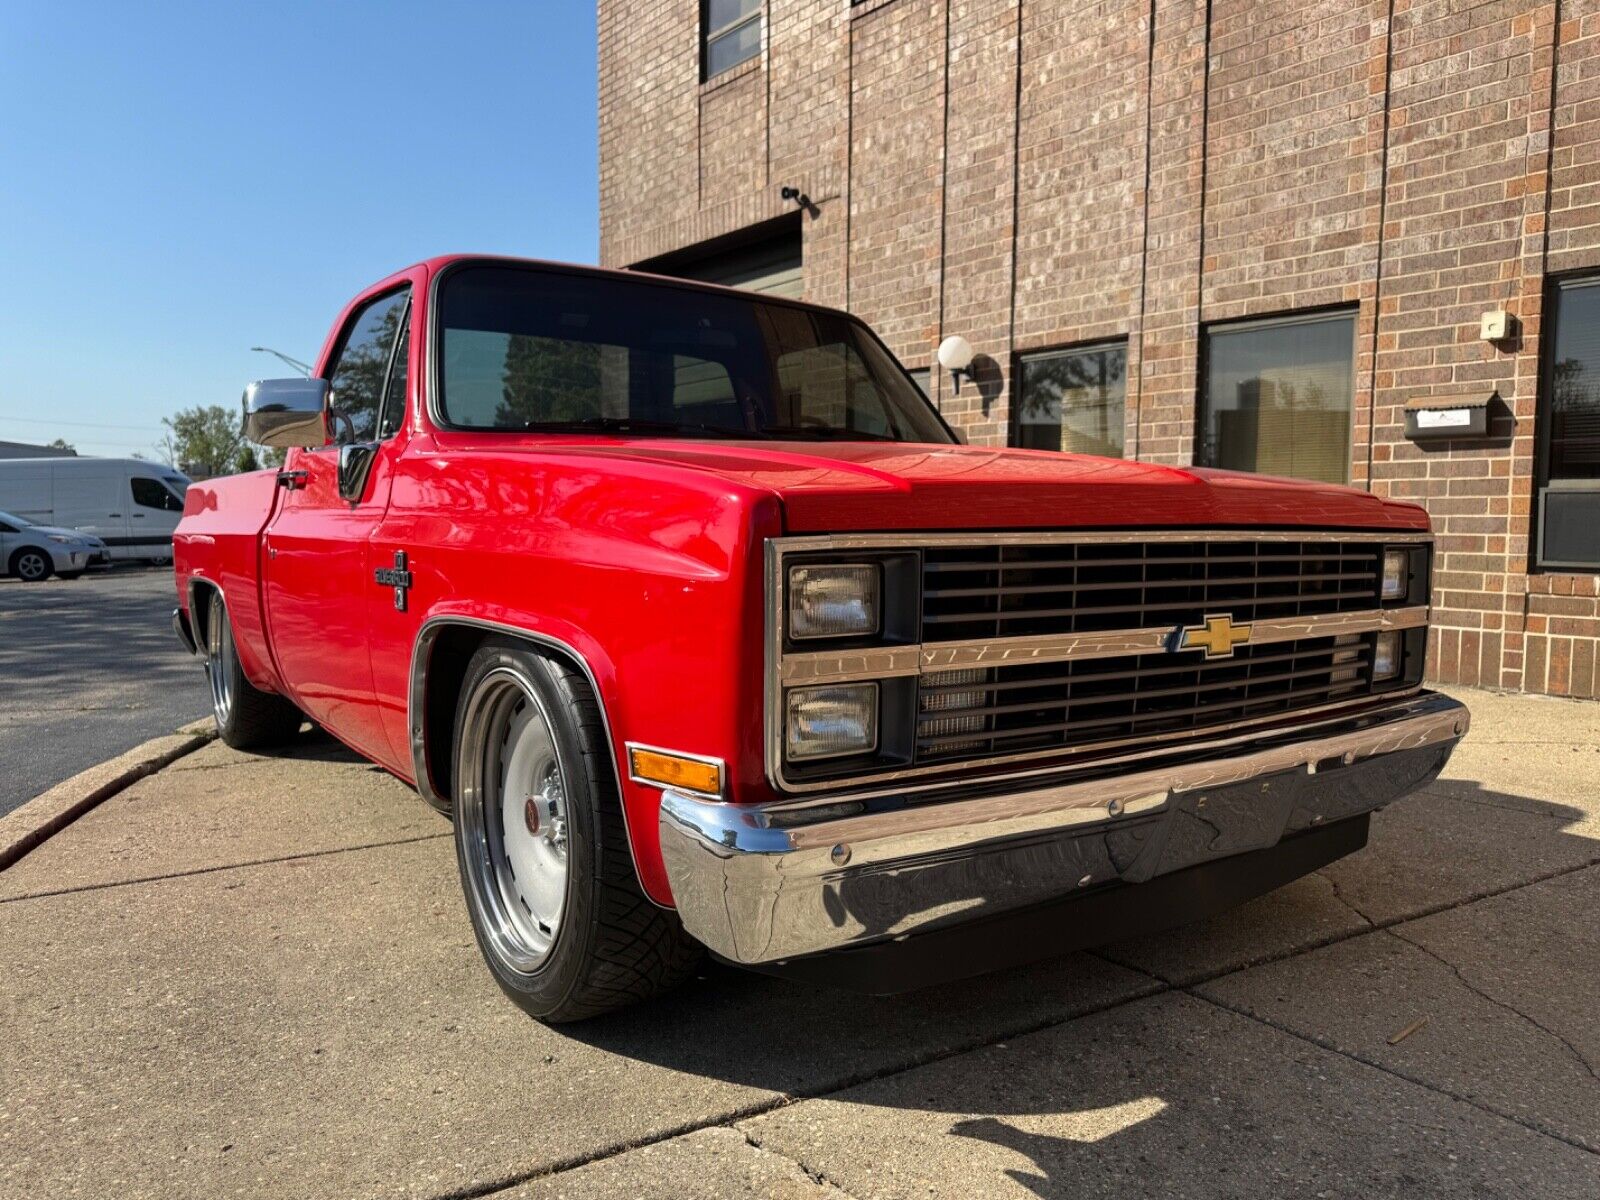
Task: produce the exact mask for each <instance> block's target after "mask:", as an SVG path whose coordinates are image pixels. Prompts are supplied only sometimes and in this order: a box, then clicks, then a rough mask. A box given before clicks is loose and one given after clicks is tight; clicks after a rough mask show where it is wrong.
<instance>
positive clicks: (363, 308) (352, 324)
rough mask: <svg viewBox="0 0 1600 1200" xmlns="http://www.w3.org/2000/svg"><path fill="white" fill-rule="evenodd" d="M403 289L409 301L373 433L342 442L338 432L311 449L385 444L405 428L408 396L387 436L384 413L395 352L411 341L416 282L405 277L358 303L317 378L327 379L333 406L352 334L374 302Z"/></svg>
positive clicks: (387, 367)
mask: <svg viewBox="0 0 1600 1200" xmlns="http://www.w3.org/2000/svg"><path fill="white" fill-rule="evenodd" d="M402 292H404V293H406V299H405V304H404V305H403V306H402V307H401V309H400V321H399V323H398V326H397V328H396V332H395V337H394V345H392V346H390V347H389V354H388V357H386V358H385V359H384V363H383V388H382V390H381V391H380V392H379V393H378V408H377V411H376V412H374V413H373V414H372V436H371V437H370V438H356V439H353V440H352V441H351V442H340V441H338V440H337V439H338V434H337V432H335V433H334V439H335V440H333V441H331V442H329V443H327V444H326V445H323V446H308V447H306V449H308V450H311V451H323V450H337V449H338V448H339V447H340V446H341V445H374V446H375V445H381V444H382V443H383V442H386V441H388V440H389V439H390V438H392V437H393V436H394V435H395V434H397V433H399V432H400V430H401V428H402V427H403V426H404V425H405V413H404V407H405V403H406V401H405V398H404V397H402V398H401V409H402V411H401V415H400V421H399V422H397V423H396V425H395V427H394V429H393V430H392V431H390V432H389V433H388V434H387V435H384V434H383V433H382V430H383V418H384V413H385V411H386V409H387V407H388V401H389V385H390V383H391V381H392V380H393V378H394V359H395V351H396V350H397V349H398V348H399V346H400V343H401V342H402V341H409V338H408V336H407V335H408V334H409V333H410V331H411V316H412V313H413V311H414V310H415V307H416V284H415V282H414V281H413V280H411V279H405V280H402V281H401V282H399V283H397V284H395V286H394V287H391V288H385V289H384V290H383V291H381V292H376V293H374V294H373V295H371V296H366V297H364V298H362V299H361V300H358V301H357V302H356V304H355V306H354V307H353V308H352V309H351V310H350V316H349V317H348V318H346V320H345V323H344V327H343V328H342V329H341V330H340V331H339V340H338V341H336V342H335V343H334V349H333V352H332V353H331V354H329V355H328V357H327V360H326V362H325V363H324V364H323V368H322V371H321V372H320V373H319V374H318V375H317V378H318V379H324V380H326V381H327V383H328V394H329V405H330V406H331V405H332V403H333V401H332V396H333V376H334V373H335V372H336V371H337V369H338V366H339V360H340V359H341V358H343V357H344V352H345V351H346V350H348V349H349V348H350V335H351V334H353V333H354V332H355V329H356V325H357V323H358V322H359V321H360V320H361V318H362V317H364V316H365V315H366V314H367V311H368V310H369V309H371V308H372V307H373V306H374V305H377V304H380V303H382V302H383V301H385V300H388V299H390V298H391V297H393V296H397V295H399V294H400V293H402ZM409 376H410V372H409V371H408V372H407V386H408V387H409V385H410V378H409Z"/></svg>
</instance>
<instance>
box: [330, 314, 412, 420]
mask: <svg viewBox="0 0 1600 1200" xmlns="http://www.w3.org/2000/svg"><path fill="white" fill-rule="evenodd" d="M410 297H411V289H410V288H402V289H400V290H399V291H398V292H390V293H389V294H388V295H387V296H379V297H378V298H377V299H376V300H372V301H369V302H368V303H367V305H366V306H365V307H364V308H362V309H361V310H360V311H359V312H357V313H356V315H355V319H354V320H353V321H351V323H350V332H349V333H347V334H346V335H345V339H344V344H343V345H342V346H340V347H339V352H338V353H337V354H335V355H334V358H333V364H332V366H331V368H330V369H329V371H328V383H329V385H330V388H331V390H332V392H333V397H332V400H331V401H330V403H331V404H332V405H333V410H334V416H335V421H334V425H335V431H336V436H337V438H338V440H339V441H341V442H343V441H357V442H367V441H372V440H373V439H374V438H376V437H378V436H380V434H379V432H378V427H379V419H378V410H379V408H380V407H381V404H382V400H383V396H384V383H385V380H386V379H387V377H388V372H389V359H390V356H391V354H392V353H393V351H394V347H395V342H396V340H398V338H399V336H400V326H401V322H402V320H403V319H404V317H405V314H406V310H407V301H408V300H409V299H410ZM339 418H344V419H342V420H341V419H339ZM347 421H348V424H346V422H347ZM396 423H398V418H396Z"/></svg>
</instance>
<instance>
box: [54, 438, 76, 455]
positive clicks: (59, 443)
mask: <svg viewBox="0 0 1600 1200" xmlns="http://www.w3.org/2000/svg"><path fill="white" fill-rule="evenodd" d="M49 446H50V449H52V450H65V451H66V452H67V453H68V454H76V453H77V452H78V448H77V447H76V446H74V445H73V444H72V443H71V442H69V441H67V439H66V438H57V439H56V440H55V441H53V442H51V443H49Z"/></svg>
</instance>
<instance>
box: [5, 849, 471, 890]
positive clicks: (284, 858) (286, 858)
mask: <svg viewBox="0 0 1600 1200" xmlns="http://www.w3.org/2000/svg"><path fill="white" fill-rule="evenodd" d="M450 836H451V835H450V834H448V833H424V834H420V835H418V836H417V837H408V838H395V839H393V840H391V841H387V842H366V843H364V844H362V845H359V846H335V847H333V848H332V849H330V850H305V851H301V852H300V853H299V854H279V855H276V856H275V857H272V858H252V859H248V860H247V861H245V862H236V863H219V864H218V865H216V866H214V867H196V868H194V870H192V871H168V872H166V873H165V874H161V875H141V876H139V877H138V878H137V879H111V880H107V881H106V882H104V883H85V884H82V885H81V886H79V887H66V888H56V889H54V890H52V891H47V892H25V893H24V894H22V895H20V896H0V904H16V903H19V902H20V901H23V900H48V899H50V898H51V897H52V896H71V895H74V894H76V893H78V892H103V891H105V890H106V889H108V888H119V887H132V886H134V885H135V884H140V883H160V882H162V881H163V880H167V879H188V878H189V877H191V876H194V875H215V874H218V873H219V872H222V871H241V870H244V869H246V868H248V867H270V866H271V865H273V864H274V863H286V862H297V861H299V860H300V859H307V858H327V857H328V856H329V855H333V854H354V853H357V852H359V851H362V850H382V849H384V848H385V847H387V846H410V845H414V844H415V843H417V842H432V841H437V840H438V839H439V838H447V837H450Z"/></svg>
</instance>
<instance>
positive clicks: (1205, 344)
mask: <svg viewBox="0 0 1600 1200" xmlns="http://www.w3.org/2000/svg"><path fill="white" fill-rule="evenodd" d="M1340 317H1347V318H1349V320H1350V409H1349V413H1350V434H1349V438H1348V440H1347V442H1346V445H1345V477H1344V480H1343V482H1342V483H1340V482H1334V483H1332V484H1331V485H1330V486H1333V487H1349V486H1350V481H1351V479H1352V478H1353V476H1354V474H1355V434H1356V389H1357V386H1358V380H1357V375H1356V365H1357V363H1359V362H1360V358H1361V355H1360V350H1361V306H1360V305H1359V304H1325V305H1321V306H1319V307H1317V308H1300V309H1293V310H1291V311H1289V312H1281V313H1267V314H1266V315H1264V316H1259V317H1230V318H1229V319H1227V320H1225V321H1209V322H1205V323H1202V324H1201V326H1200V332H1199V337H1198V346H1197V353H1196V364H1195V389H1194V403H1195V408H1194V436H1193V438H1192V439H1191V443H1192V445H1191V449H1190V451H1189V459H1190V462H1191V463H1192V464H1193V465H1194V466H1197V467H1204V468H1207V469H1209V470H1221V471H1233V470H1242V468H1238V467H1224V466H1222V465H1221V464H1220V463H1214V462H1201V461H1200V448H1201V446H1202V445H1203V444H1204V434H1203V431H1204V429H1205V417H1206V408H1207V402H1208V401H1209V399H1210V395H1211V335H1212V334H1214V333H1228V332H1231V331H1233V330H1239V329H1273V328H1282V327H1284V326H1290V325H1313V324H1316V323H1317V322H1319V321H1328V320H1332V319H1334V318H1340ZM1244 473H1245V474H1249V475H1266V474H1268V472H1266V471H1245V472H1244ZM1285 478H1295V479H1299V478H1301V477H1300V476H1286V477H1285ZM1303 482H1306V483H1328V482H1329V481H1327V480H1321V479H1306V480H1303Z"/></svg>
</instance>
